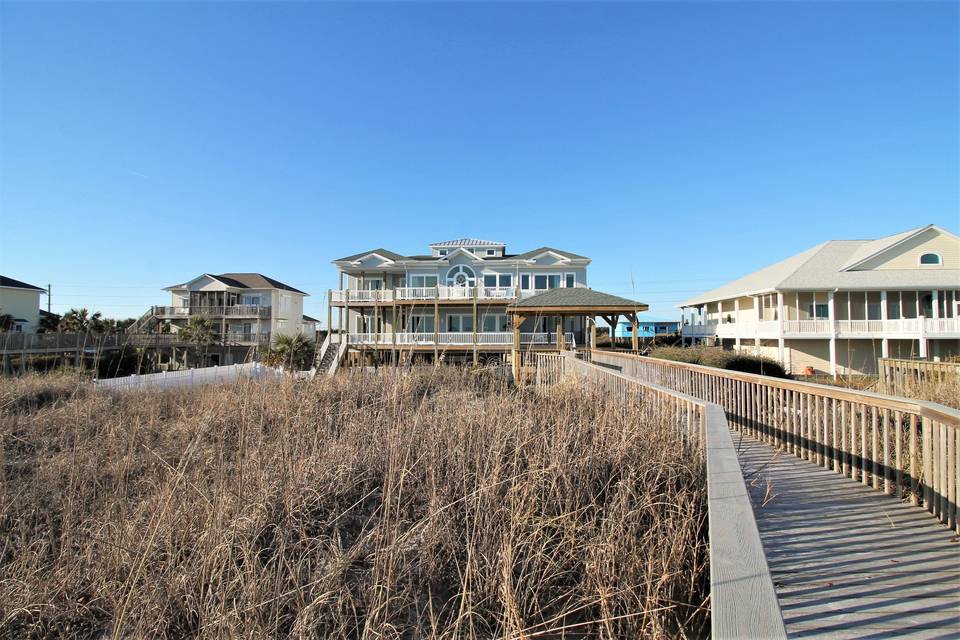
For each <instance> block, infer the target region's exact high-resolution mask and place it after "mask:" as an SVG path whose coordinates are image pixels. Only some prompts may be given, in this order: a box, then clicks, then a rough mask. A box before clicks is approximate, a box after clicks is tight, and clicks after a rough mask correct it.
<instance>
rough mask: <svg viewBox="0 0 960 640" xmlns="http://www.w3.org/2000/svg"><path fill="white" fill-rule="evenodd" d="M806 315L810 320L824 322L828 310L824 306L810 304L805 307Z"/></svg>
mask: <svg viewBox="0 0 960 640" xmlns="http://www.w3.org/2000/svg"><path fill="white" fill-rule="evenodd" d="M807 313H808V314H809V315H810V317H811V318H816V319H818V320H825V319H826V318H827V314H828V308H827V305H825V304H816V305H814V304H813V303H810V304H808V305H807Z"/></svg>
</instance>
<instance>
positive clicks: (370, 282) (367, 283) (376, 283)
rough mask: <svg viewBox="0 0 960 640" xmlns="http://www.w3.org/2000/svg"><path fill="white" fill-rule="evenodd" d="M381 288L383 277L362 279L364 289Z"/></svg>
mask: <svg viewBox="0 0 960 640" xmlns="http://www.w3.org/2000/svg"><path fill="white" fill-rule="evenodd" d="M381 289H383V278H367V279H365V280H364V281H363V290H364V291H380V290H381Z"/></svg>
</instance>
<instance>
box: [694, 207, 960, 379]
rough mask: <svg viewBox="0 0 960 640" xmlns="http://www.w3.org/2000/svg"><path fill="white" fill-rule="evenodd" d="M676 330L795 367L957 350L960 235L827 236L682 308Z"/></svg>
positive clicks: (842, 369) (833, 367) (871, 368)
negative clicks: (817, 242)
mask: <svg viewBox="0 0 960 640" xmlns="http://www.w3.org/2000/svg"><path fill="white" fill-rule="evenodd" d="M681 309H682V313H683V328H682V334H683V337H684V338H685V339H689V341H691V342H704V341H708V342H716V343H719V344H722V345H723V346H725V347H729V348H733V349H738V350H749V351H753V352H757V353H760V354H763V355H767V356H770V357H772V358H774V359H776V360H779V361H780V362H782V363H783V364H784V365H785V366H786V367H787V368H788V370H790V371H791V372H793V373H803V372H805V371H808V370H809V369H813V370H814V371H815V372H817V373H829V374H832V375H843V374H857V373H875V372H876V369H877V358H879V357H919V358H938V357H947V356H954V355H957V354H960V238H958V237H957V236H956V235H955V234H953V233H951V232H950V231H947V230H946V229H942V228H940V227H938V226H936V225H927V226H923V227H919V228H916V229H911V230H909V231H904V232H903V233H898V234H896V235H892V236H888V237H885V238H879V239H877V240H829V241H827V242H824V243H822V244H819V245H817V246H815V247H812V248H811V249H808V250H806V251H804V252H802V253H799V254H797V255H795V256H793V257H791V258H787V259H786V260H784V261H783V262H778V263H777V264H774V265H771V266H769V267H766V268H764V269H761V270H760V271H757V272H755V273H752V274H750V275H747V276H744V277H743V278H740V279H739V280H734V281H733V282H730V283H728V284H725V285H723V286H721V287H719V288H717V289H714V290H713V291H708V292H707V293H704V294H702V295H699V296H696V297H694V298H691V299H690V300H687V301H686V302H684V303H683V304H682V305H681Z"/></svg>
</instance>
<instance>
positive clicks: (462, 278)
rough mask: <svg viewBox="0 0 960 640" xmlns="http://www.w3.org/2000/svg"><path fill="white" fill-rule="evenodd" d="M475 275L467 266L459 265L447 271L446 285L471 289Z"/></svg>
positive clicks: (475, 278) (475, 279) (474, 281)
mask: <svg viewBox="0 0 960 640" xmlns="http://www.w3.org/2000/svg"><path fill="white" fill-rule="evenodd" d="M476 281H477V275H476V274H475V273H474V272H473V269H471V268H470V267H468V266H465V265H462V264H461V265H459V266H456V267H454V268H453V269H450V271H447V284H448V285H450V286H454V287H472V286H473V285H474V284H475V283H476Z"/></svg>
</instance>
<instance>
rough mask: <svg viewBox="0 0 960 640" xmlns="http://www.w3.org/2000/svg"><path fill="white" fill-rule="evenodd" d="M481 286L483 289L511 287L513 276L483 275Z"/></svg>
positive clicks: (504, 274) (505, 274)
mask: <svg viewBox="0 0 960 640" xmlns="http://www.w3.org/2000/svg"><path fill="white" fill-rule="evenodd" d="M483 286H485V287H510V286H513V275H511V274H509V273H485V274H484V275H483Z"/></svg>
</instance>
